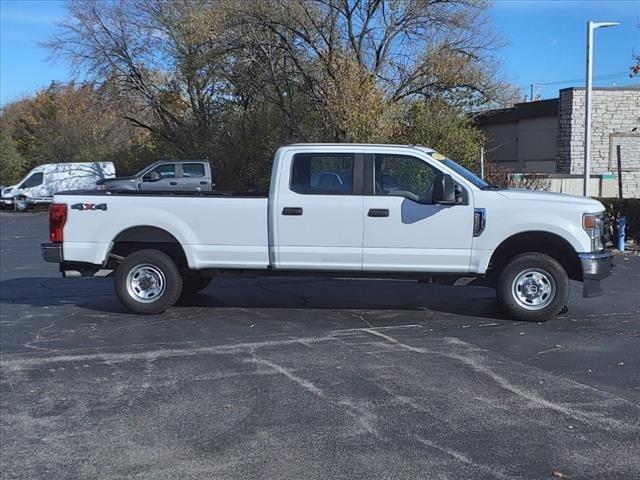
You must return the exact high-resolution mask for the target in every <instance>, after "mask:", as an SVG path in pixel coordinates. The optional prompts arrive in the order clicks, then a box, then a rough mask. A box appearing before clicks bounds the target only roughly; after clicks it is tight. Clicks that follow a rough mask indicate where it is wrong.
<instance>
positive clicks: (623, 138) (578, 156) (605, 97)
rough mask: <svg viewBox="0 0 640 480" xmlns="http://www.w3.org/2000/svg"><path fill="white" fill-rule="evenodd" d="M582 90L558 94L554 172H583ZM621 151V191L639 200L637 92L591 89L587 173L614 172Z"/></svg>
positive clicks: (639, 105)
mask: <svg viewBox="0 0 640 480" xmlns="http://www.w3.org/2000/svg"><path fill="white" fill-rule="evenodd" d="M584 108H585V90H584V89H578V88H569V89H564V90H560V101H559V107H558V110H559V111H558V122H559V129H558V149H557V172H558V173H565V174H582V173H583V172H584ZM617 145H620V146H621V150H622V168H623V177H622V178H623V190H624V191H625V194H626V195H629V196H635V197H640V89H637V88H636V89H631V88H629V89H606V88H605V89H594V90H593V92H592V97H591V171H592V173H593V174H600V173H603V172H616V171H617V167H616V146H617Z"/></svg>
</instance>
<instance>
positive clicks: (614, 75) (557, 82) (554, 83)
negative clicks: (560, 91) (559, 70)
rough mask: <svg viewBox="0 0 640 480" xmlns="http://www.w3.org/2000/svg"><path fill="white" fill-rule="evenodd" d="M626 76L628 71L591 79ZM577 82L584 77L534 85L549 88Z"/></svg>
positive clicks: (613, 78) (581, 80)
mask: <svg viewBox="0 0 640 480" xmlns="http://www.w3.org/2000/svg"><path fill="white" fill-rule="evenodd" d="M628 75H629V72H628V71H626V72H618V73H607V74H604V75H598V76H595V77H593V80H594V81H600V80H615V79H617V78H622V77H626V76H628ZM577 82H584V77H580V78H572V79H570V80H557V81H555V82H536V83H535V84H534V85H536V86H544V87H548V86H551V85H563V84H565V83H577ZM530 85H531V84H530Z"/></svg>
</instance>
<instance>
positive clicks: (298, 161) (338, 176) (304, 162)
mask: <svg viewBox="0 0 640 480" xmlns="http://www.w3.org/2000/svg"><path fill="white" fill-rule="evenodd" d="M290 187H291V190H292V191H294V192H296V193H301V194H305V195H351V194H353V154H352V153H299V154H297V155H294V157H293V166H292V169H291V184H290Z"/></svg>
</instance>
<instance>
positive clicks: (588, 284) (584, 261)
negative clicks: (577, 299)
mask: <svg viewBox="0 0 640 480" xmlns="http://www.w3.org/2000/svg"><path fill="white" fill-rule="evenodd" d="M578 258H580V264H581V266H582V279H583V287H582V296H583V297H585V298H590V297H597V296H600V295H602V293H603V292H602V287H601V286H600V280H602V279H603V278H606V277H608V276H609V275H611V268H612V267H613V253H611V252H608V251H605V252H588V253H579V254H578Z"/></svg>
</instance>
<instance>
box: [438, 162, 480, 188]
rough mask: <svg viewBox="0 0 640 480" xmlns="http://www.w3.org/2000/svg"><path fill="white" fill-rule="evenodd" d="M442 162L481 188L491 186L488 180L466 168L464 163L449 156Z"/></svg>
mask: <svg viewBox="0 0 640 480" xmlns="http://www.w3.org/2000/svg"><path fill="white" fill-rule="evenodd" d="M441 162H442V163H444V164H445V165H446V166H447V167H449V168H450V169H451V170H453V171H454V172H456V173H457V174H458V175H460V176H462V177H464V178H465V180H469V181H470V182H471V183H473V184H474V185H475V186H476V187H478V188H481V189H485V188H489V184H488V183H487V182H485V181H484V180H482V179H481V178H480V177H478V176H476V175H475V174H474V173H473V172H470V171H469V170H467V169H466V168H464V167H463V166H462V165H459V164H457V163H456V162H454V161H453V160H451V159H449V158H445V159H444V160H441Z"/></svg>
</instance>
